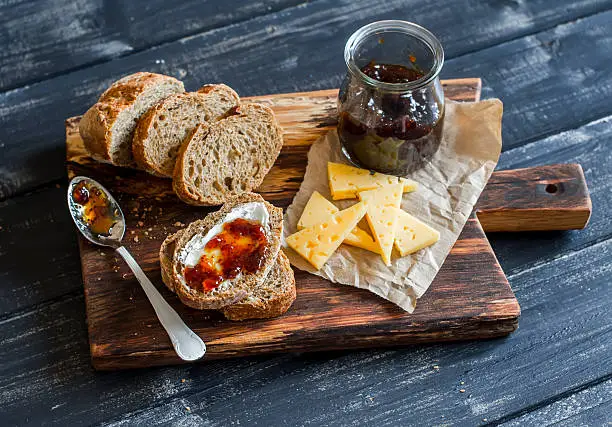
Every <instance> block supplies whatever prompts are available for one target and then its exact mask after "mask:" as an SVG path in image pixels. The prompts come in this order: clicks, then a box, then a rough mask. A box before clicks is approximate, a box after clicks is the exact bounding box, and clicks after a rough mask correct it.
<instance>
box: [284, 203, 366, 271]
mask: <svg viewBox="0 0 612 427" xmlns="http://www.w3.org/2000/svg"><path fill="white" fill-rule="evenodd" d="M365 212H366V206H365V204H364V203H357V204H355V205H353V206H351V207H350V208H348V209H344V210H343V211H339V212H336V213H335V214H333V215H331V217H330V218H329V220H327V221H323V222H321V223H319V224H316V225H313V226H311V227H307V228H304V229H303V230H300V231H298V232H297V233H294V234H292V235H291V236H289V237H287V239H286V242H287V244H288V245H289V247H290V248H292V249H293V250H294V251H296V252H297V253H298V254H300V255H301V256H302V257H303V258H304V259H305V260H307V261H308V262H309V263H311V264H312V265H313V266H314V268H316V269H317V270H319V269H320V268H321V267H323V264H325V263H326V262H327V260H328V259H329V257H330V256H332V254H333V253H334V252H335V251H336V249H338V246H340V244H341V243H342V242H343V241H344V239H346V236H348V235H349V233H350V232H351V230H352V229H353V228H355V226H356V225H357V223H358V222H359V221H360V220H361V218H363V216H364V215H365Z"/></svg>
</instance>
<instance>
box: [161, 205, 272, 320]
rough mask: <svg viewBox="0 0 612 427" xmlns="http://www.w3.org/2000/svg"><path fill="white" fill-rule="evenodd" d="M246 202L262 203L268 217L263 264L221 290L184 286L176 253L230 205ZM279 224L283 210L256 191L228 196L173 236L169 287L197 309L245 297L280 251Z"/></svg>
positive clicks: (211, 223)
mask: <svg viewBox="0 0 612 427" xmlns="http://www.w3.org/2000/svg"><path fill="white" fill-rule="evenodd" d="M248 202H261V203H264V205H265V206H266V209H267V210H268V213H269V217H270V221H269V224H270V232H269V235H268V239H269V246H268V253H267V255H266V257H265V259H264V263H263V265H262V267H261V268H260V269H259V270H258V271H257V272H256V273H253V274H250V275H248V276H247V277H242V278H241V279H239V280H236V281H235V282H233V283H231V285H230V286H229V287H228V288H223V289H222V288H221V287H220V288H217V289H214V290H213V291H210V292H206V293H203V292H198V291H197V290H194V289H191V288H189V287H187V286H186V285H184V284H183V283H182V282H181V280H180V279H179V277H181V276H180V275H181V274H182V269H183V266H182V265H181V264H180V262H179V261H178V254H179V253H180V251H181V249H182V248H184V247H185V245H186V244H187V243H188V242H189V241H190V240H191V238H192V237H193V236H194V235H196V234H198V233H200V234H205V233H206V232H207V231H208V230H209V229H210V228H211V227H212V226H214V225H215V224H217V223H219V222H220V221H222V220H223V218H224V217H225V216H226V215H227V213H229V212H230V211H231V210H232V208H234V207H235V206H238V205H241V204H244V203H248ZM282 227H283V210H282V209H281V208H277V207H275V206H273V205H271V204H270V203H268V202H266V201H265V200H264V199H263V198H262V197H261V196H260V195H259V194H254V193H244V194H240V195H238V196H235V197H232V198H230V200H228V201H227V203H226V204H225V205H223V207H222V208H221V209H220V210H219V211H217V212H213V213H210V214H208V215H207V216H206V217H205V218H204V219H201V220H197V221H194V222H192V223H191V224H189V226H188V227H187V228H186V229H185V230H184V232H183V233H182V235H181V236H178V237H177V238H176V239H175V248H174V255H173V261H172V274H171V277H172V279H171V280H170V281H169V282H170V283H171V285H170V286H172V288H173V290H174V292H176V294H177V296H178V297H179V299H180V300H181V302H182V303H183V304H185V305H187V306H189V307H192V308H195V309H198V310H205V309H220V308H223V307H225V306H227V305H230V304H233V303H235V302H238V301H240V300H242V299H244V298H245V297H246V296H247V295H248V293H249V291H250V289H252V288H253V287H255V286H257V285H258V284H259V283H261V282H262V281H263V280H265V278H266V276H267V275H268V273H269V272H270V270H271V268H272V267H273V265H274V262H275V260H276V257H277V255H278V253H279V251H280V245H281V235H282ZM160 262H161V261H160ZM167 286H168V284H167ZM170 286H168V287H170Z"/></svg>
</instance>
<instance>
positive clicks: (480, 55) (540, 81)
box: [443, 11, 612, 150]
mask: <svg viewBox="0 0 612 427" xmlns="http://www.w3.org/2000/svg"><path fill="white" fill-rule="evenodd" d="M610 22H612V11H607V12H604V13H600V14H598V15H595V16H592V17H589V18H585V19H579V20H577V21H574V22H570V23H567V24H563V25H559V26H557V27H555V28H554V29H551V30H549V31H544V32H541V33H538V34H535V35H532V36H527V37H523V38H520V39H517V40H513V41H511V42H508V43H503V44H500V45H497V46H494V47H492V48H489V49H484V50H482V51H480V52H476V53H474V54H472V55H465V56H463V57H461V58H456V59H455V60H452V61H449V62H448V64H446V67H445V69H444V71H443V75H452V76H454V77H455V76H458V77H461V76H464V75H466V74H464V73H467V74H468V75H470V73H478V74H473V75H479V76H483V85H484V88H485V90H484V91H483V98H488V97H491V96H495V97H498V98H500V99H501V100H502V101H503V102H504V107H505V108H504V125H503V128H502V133H503V140H504V150H508V149H511V148H514V147H518V146H520V145H522V144H524V143H526V142H529V141H534V140H538V139H542V138H544V137H546V136H549V135H554V134H556V133H558V132H559V131H563V130H569V129H573V128H576V127H578V126H580V125H583V124H586V123H589V122H591V121H594V120H596V119H599V118H601V117H604V116H608V115H610V114H611V113H612V104H611V103H610V102H609V100H608V99H607V98H608V95H605V96H602V95H603V94H604V93H609V91H610V90H612V71H610V70H611V69H612V68H611V66H610V65H611V63H612V34H611V33H610V31H609V27H610ZM587 40H588V41H587ZM485 70H486V71H485Z"/></svg>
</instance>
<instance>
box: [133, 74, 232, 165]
mask: <svg viewBox="0 0 612 427" xmlns="http://www.w3.org/2000/svg"><path fill="white" fill-rule="evenodd" d="M239 102H240V98H239V97H238V94H237V93H236V92H234V90H233V89H232V88H230V87H229V86H226V85H206V86H204V87H203V88H202V89H200V90H199V91H198V92H186V93H177V94H173V95H170V96H169V97H167V98H165V99H163V100H161V101H160V102H158V103H157V104H155V105H154V106H153V107H151V108H150V109H149V111H147V112H146V113H145V114H144V115H143V116H142V117H141V118H140V120H139V121H138V126H137V127H136V131H135V132H134V139H133V141H132V152H133V154H134V160H135V161H136V164H137V165H138V167H139V168H141V169H143V170H145V171H147V172H149V173H151V174H153V175H158V176H166V177H172V173H173V171H174V164H175V163H176V155H177V154H178V151H179V148H180V147H181V144H182V143H183V141H184V140H185V138H186V137H187V136H188V135H189V134H190V133H191V131H192V130H193V129H194V128H195V127H196V125H197V124H198V123H205V122H210V121H213V120H216V119H218V118H220V117H222V116H224V115H225V114H226V113H227V112H228V111H229V110H230V109H232V108H234V107H236V106H237V105H238V104H239Z"/></svg>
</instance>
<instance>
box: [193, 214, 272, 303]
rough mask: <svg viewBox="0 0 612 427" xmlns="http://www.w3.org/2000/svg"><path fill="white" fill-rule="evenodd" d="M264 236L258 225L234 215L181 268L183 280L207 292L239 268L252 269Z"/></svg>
mask: <svg viewBox="0 0 612 427" xmlns="http://www.w3.org/2000/svg"><path fill="white" fill-rule="evenodd" d="M267 248H268V239H267V237H266V234H265V233H264V229H263V227H262V225H261V224H260V223H258V222H255V221H250V220H247V219H243V218H237V219H235V220H233V221H230V222H227V223H225V224H223V230H222V231H221V232H220V233H219V234H217V235H216V236H214V237H213V238H212V239H210V240H209V241H208V243H206V246H204V254H203V255H202V256H201V257H200V260H199V261H198V263H197V264H196V265H195V266H193V267H186V268H185V273H184V276H185V282H186V284H187V285H188V286H189V287H190V288H192V289H195V290H198V291H201V292H209V291H212V290H213V289H215V288H217V287H218V286H219V285H220V284H221V283H223V282H224V281H226V280H231V279H233V278H235V277H236V276H238V274H240V273H241V272H244V273H255V272H256V271H257V270H259V268H260V267H261V265H262V264H263V262H264V258H265V256H266V252H267Z"/></svg>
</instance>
